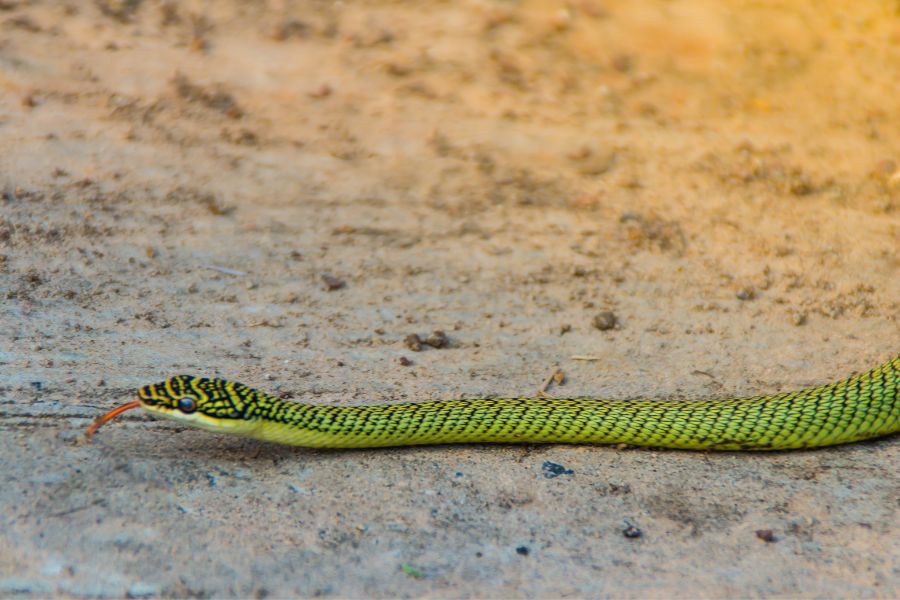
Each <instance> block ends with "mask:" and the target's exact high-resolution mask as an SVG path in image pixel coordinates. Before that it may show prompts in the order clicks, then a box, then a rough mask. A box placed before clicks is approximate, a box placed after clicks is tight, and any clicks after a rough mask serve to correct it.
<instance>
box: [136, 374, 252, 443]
mask: <svg viewBox="0 0 900 600" xmlns="http://www.w3.org/2000/svg"><path fill="white" fill-rule="evenodd" d="M255 393H256V392H254V390H252V389H250V388H248V387H247V386H245V385H243V384H240V383H234V382H231V381H225V380H224V379H214V378H206V377H195V376H193V375H176V376H175V377H171V378H169V379H166V380H165V381H162V382H160V383H153V384H150V385H145V386H144V387H142V388H139V389H138V398H139V399H140V403H141V408H143V409H145V410H147V411H148V412H150V413H153V414H156V415H159V416H162V417H166V418H168V419H173V420H175V421H180V422H182V423H186V424H189V425H193V426H196V427H201V428H203V429H208V430H211V431H223V432H230V433H247V432H248V431H250V430H251V429H252V428H253V427H255V426H256V422H255V420H253V419H247V418H245V412H246V411H245V408H246V406H247V402H248V399H249V398H250V397H251V396H252V395H253V394H255Z"/></svg>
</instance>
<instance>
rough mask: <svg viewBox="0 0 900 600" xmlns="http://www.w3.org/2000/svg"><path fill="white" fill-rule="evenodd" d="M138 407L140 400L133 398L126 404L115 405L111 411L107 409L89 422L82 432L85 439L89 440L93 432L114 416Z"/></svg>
mask: <svg viewBox="0 0 900 600" xmlns="http://www.w3.org/2000/svg"><path fill="white" fill-rule="evenodd" d="M140 407H141V401H140V400H134V401H132V402H129V403H128V404H123V405H122V406H117V407H116V408H114V409H112V410H111V411H109V412H108V413H106V414H105V415H103V416H102V417H100V418H98V419H97V420H96V421H94V422H93V423H91V425H90V427H88V428H87V431H85V432H84V437H86V438H87V440H88V441H90V440H91V438H92V437H93V435H94V434H95V433H97V430H98V429H100V428H101V427H103V425H104V424H106V423H107V422H108V421H111V420H113V419H114V418H116V417H117V416H119V415H121V414H122V413H123V412H125V411H126V410H131V409H132V408H140Z"/></svg>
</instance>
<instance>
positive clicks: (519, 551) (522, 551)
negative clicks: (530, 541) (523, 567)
mask: <svg viewBox="0 0 900 600" xmlns="http://www.w3.org/2000/svg"><path fill="white" fill-rule="evenodd" d="M530 553H531V549H530V548H528V546H519V547H518V548H516V554H518V555H519V556H528V555H529V554H530Z"/></svg>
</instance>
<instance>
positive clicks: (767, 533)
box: [756, 529, 778, 543]
mask: <svg viewBox="0 0 900 600" xmlns="http://www.w3.org/2000/svg"><path fill="white" fill-rule="evenodd" d="M756 537H758V538H759V539H761V540H762V541H764V542H768V543H773V542H777V541H778V538H777V537H776V536H775V532H774V531H772V530H771V529H757V530H756Z"/></svg>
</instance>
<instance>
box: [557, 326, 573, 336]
mask: <svg viewBox="0 0 900 600" xmlns="http://www.w3.org/2000/svg"><path fill="white" fill-rule="evenodd" d="M570 331H572V326H571V325H569V324H568V323H566V324H564V325H560V327H559V335H566V334H567V333H569V332H570Z"/></svg>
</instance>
